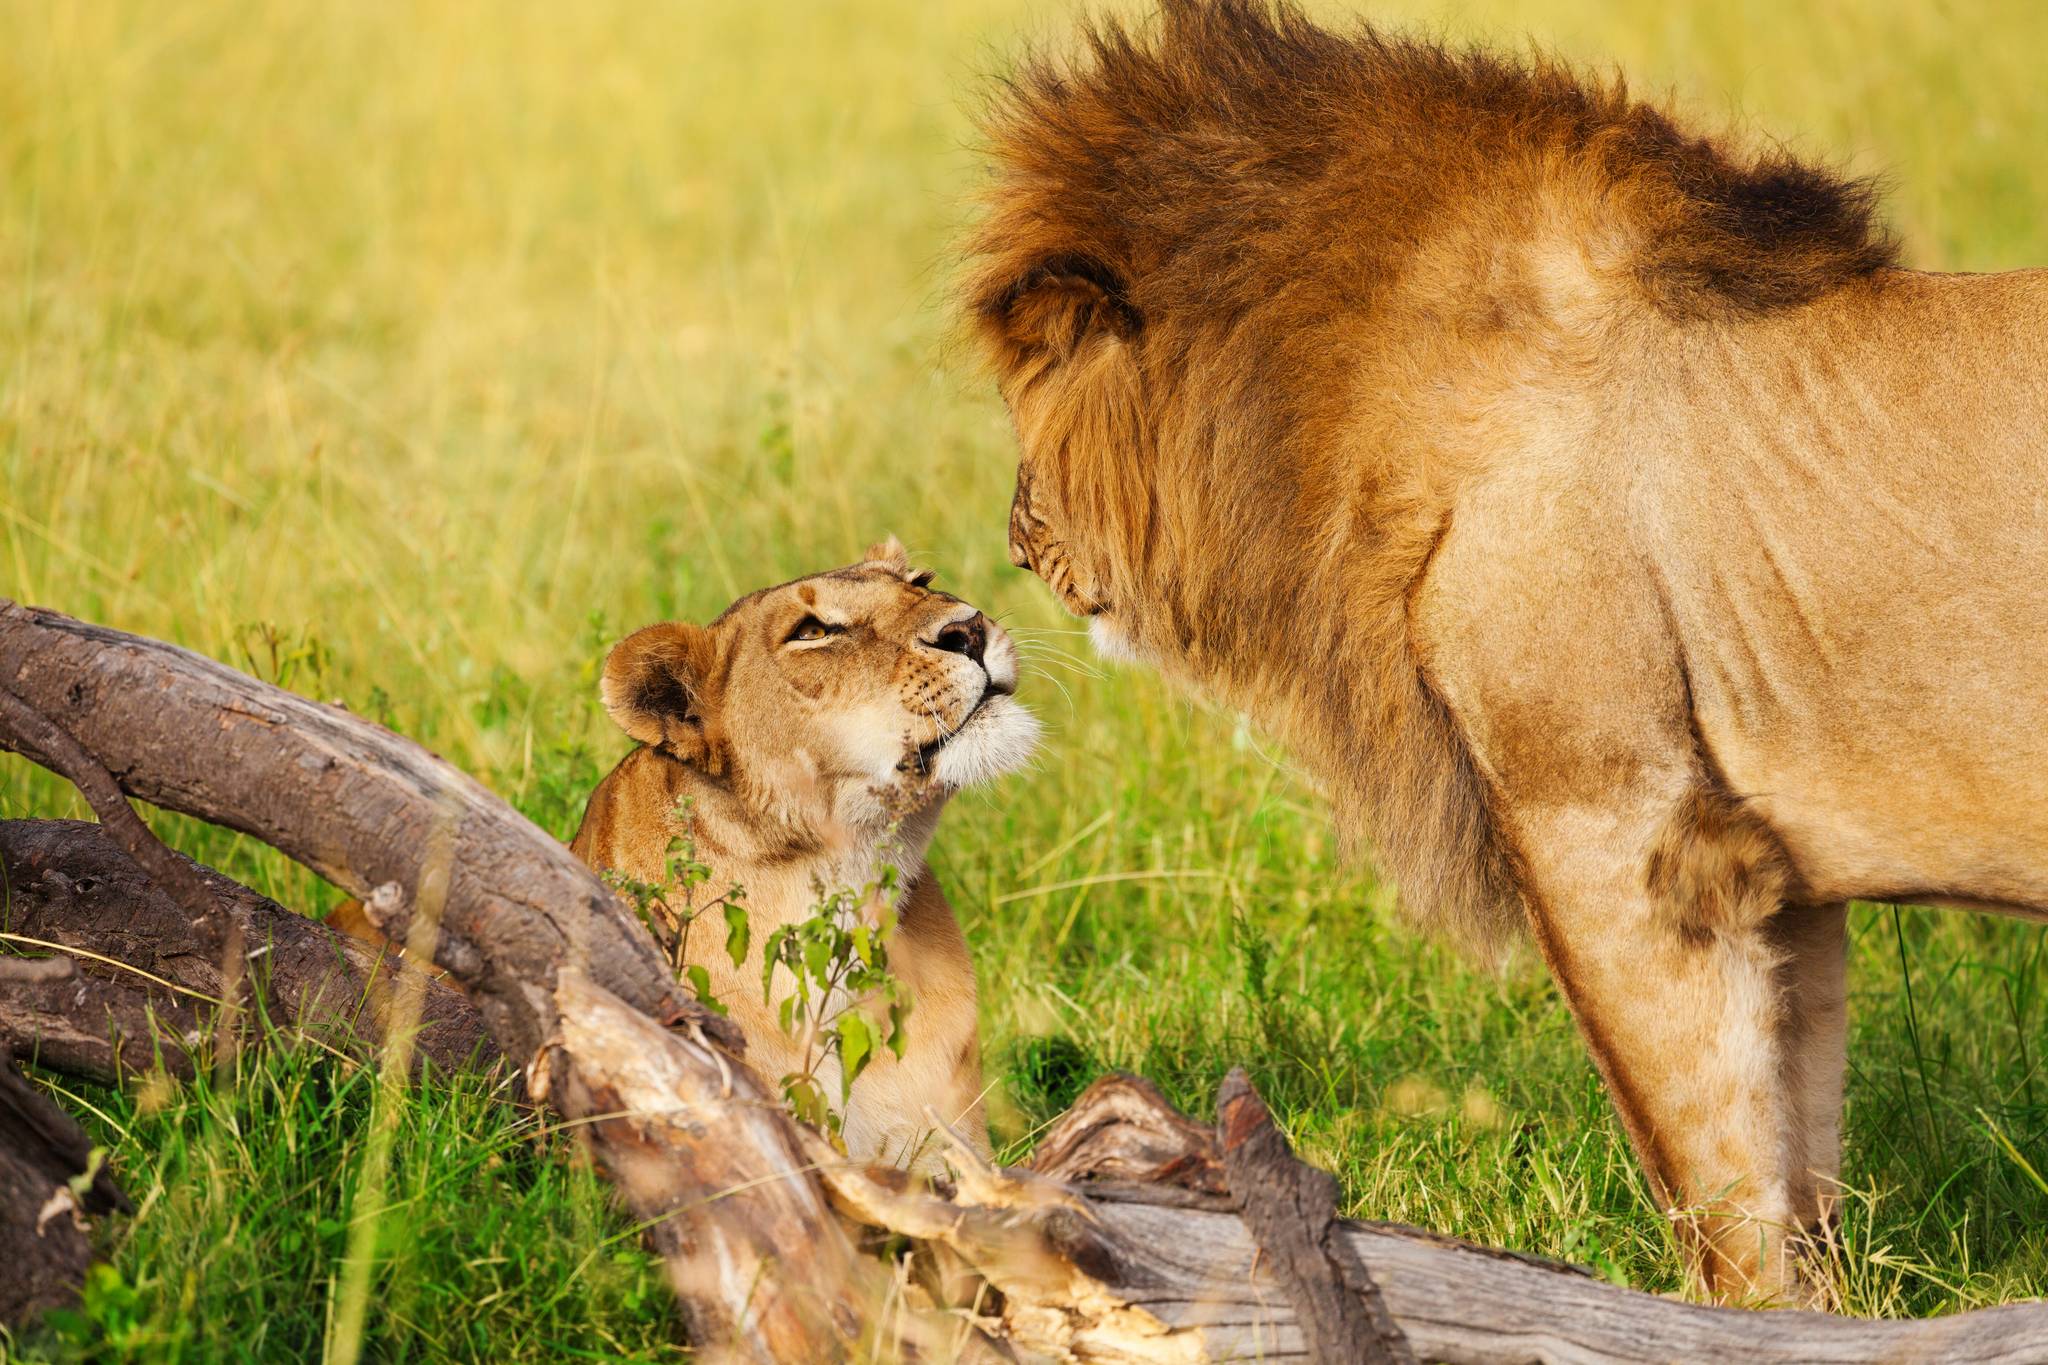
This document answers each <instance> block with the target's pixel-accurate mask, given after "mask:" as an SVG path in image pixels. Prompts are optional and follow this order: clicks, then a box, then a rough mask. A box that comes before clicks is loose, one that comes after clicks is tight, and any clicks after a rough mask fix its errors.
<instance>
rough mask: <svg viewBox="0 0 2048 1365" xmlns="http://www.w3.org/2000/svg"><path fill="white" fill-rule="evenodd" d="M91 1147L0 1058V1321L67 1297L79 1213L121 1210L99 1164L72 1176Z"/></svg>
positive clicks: (80, 1227) (85, 1259)
mask: <svg viewBox="0 0 2048 1365" xmlns="http://www.w3.org/2000/svg"><path fill="white" fill-rule="evenodd" d="M91 1153H92V1143H91V1142H90V1141H89V1140H88V1139H87V1138H86V1136H85V1134H84V1133H83V1132H81V1131H80V1130H79V1128H78V1125H77V1124H75V1123H73V1122H72V1121H71V1119H70V1118H69V1117H68V1116H67V1115H66V1114H65V1113H64V1111H63V1110H61V1109H59V1108H58V1107H57V1106H56V1105H55V1104H53V1103H52V1102H51V1101H50V1098H49V1097H48V1096H47V1095H45V1094H43V1092H42V1091H40V1090H38V1089H36V1088H35V1087H34V1086H32V1085H30V1084H29V1083H28V1081H27V1080H26V1079H25V1078H23V1076H22V1074H21V1073H20V1072H19V1071H16V1070H15V1069H14V1064H13V1063H12V1062H10V1061H8V1060H7V1059H6V1058H5V1057H0V1266H4V1267H5V1270H4V1271H0V1323H5V1324H9V1325H12V1324H17V1323H21V1322H24V1321H26V1320H27V1319H28V1318H29V1317H31V1316H33V1315H34V1314H36V1313H40V1312H41V1311H43V1310H44V1309H46V1308H55V1307H58V1306H61V1305H63V1304H67V1303H70V1302H71V1301H72V1300H73V1299H75V1298H76V1297H77V1295H78V1287H79V1285H80V1284H81V1283H82V1282H83V1281H84V1278H85V1268H86V1267H87V1266H88V1265H90V1264H91V1263H92V1244H91V1242H90V1241H88V1240H87V1238H86V1233H85V1222H84V1216H85V1215H87V1214H100V1213H108V1212H112V1211H115V1210H119V1211H122V1212H127V1211H129V1209H130V1205H129V1203H128V1198H127V1196H126V1195H124V1194H122V1193H121V1190H120V1188H119V1187H118V1186H116V1185H115V1184H114V1179H113V1177H112V1176H111V1175H109V1174H108V1173H107V1171H106V1170H105V1169H104V1168H102V1169H100V1170H97V1171H94V1172H93V1173H92V1176H91V1178H90V1179H89V1180H79V1179H78V1178H79V1177H82V1176H84V1175H85V1173H86V1172H87V1171H88V1170H90V1169H91ZM75 1180H76V1181H77V1183H78V1184H79V1186H80V1189H79V1190H77V1191H74V1190H73V1188H72V1186H73V1182H74V1181H75Z"/></svg>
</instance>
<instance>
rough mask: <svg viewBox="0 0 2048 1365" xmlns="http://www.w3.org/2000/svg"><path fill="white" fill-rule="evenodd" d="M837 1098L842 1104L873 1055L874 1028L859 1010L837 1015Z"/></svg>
mask: <svg viewBox="0 0 2048 1365" xmlns="http://www.w3.org/2000/svg"><path fill="white" fill-rule="evenodd" d="M838 1031H839V1099H840V1102H841V1103H842V1104H843V1103H845V1101H846V1097H847V1095H849V1094H850V1093H852V1090H853V1083H854V1081H855V1080H856V1079H857V1078H858V1077H859V1076H860V1073H861V1072H862V1071H864V1070H866V1069H867V1064H868V1063H869V1061H871V1060H873V1058H874V1055H875V1028H874V1025H872V1024H870V1023H869V1022H868V1017H867V1016H866V1015H865V1014H862V1013H861V1012H860V1011H859V1010H848V1011H847V1012H846V1013H845V1014H842V1015H841V1016H839V1030H838Z"/></svg>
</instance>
